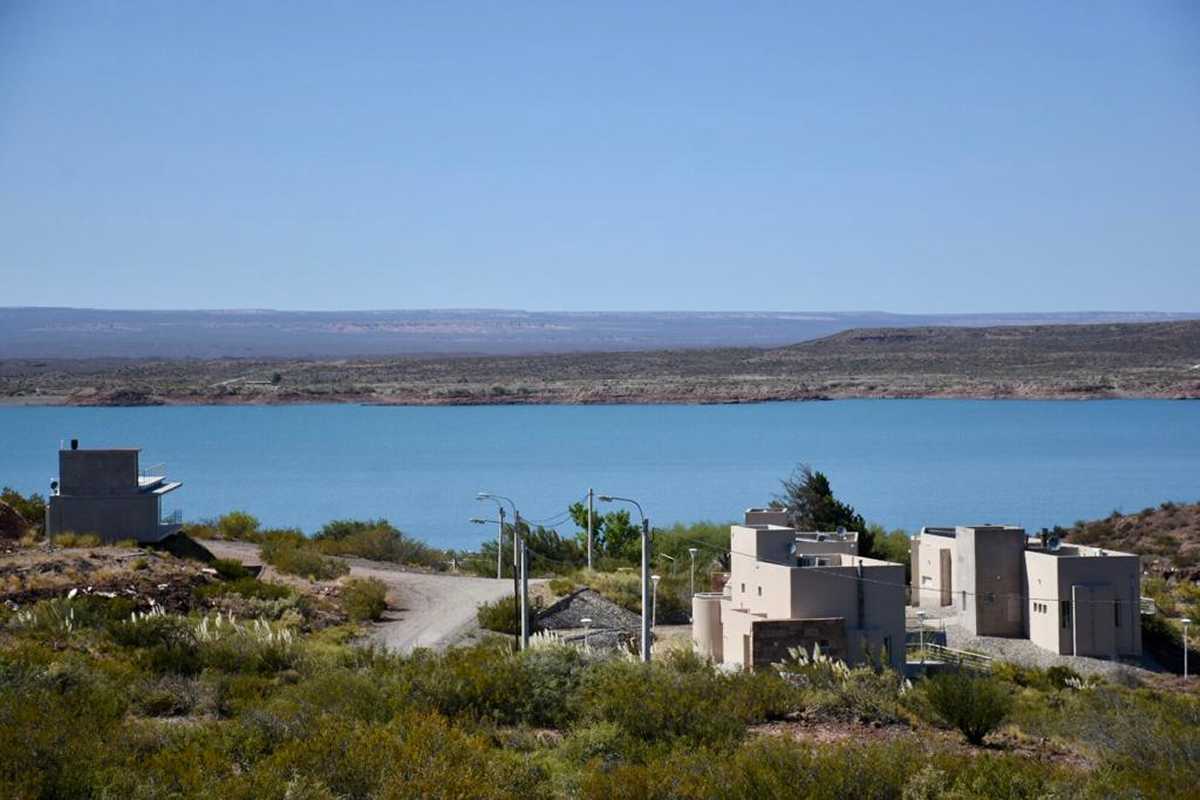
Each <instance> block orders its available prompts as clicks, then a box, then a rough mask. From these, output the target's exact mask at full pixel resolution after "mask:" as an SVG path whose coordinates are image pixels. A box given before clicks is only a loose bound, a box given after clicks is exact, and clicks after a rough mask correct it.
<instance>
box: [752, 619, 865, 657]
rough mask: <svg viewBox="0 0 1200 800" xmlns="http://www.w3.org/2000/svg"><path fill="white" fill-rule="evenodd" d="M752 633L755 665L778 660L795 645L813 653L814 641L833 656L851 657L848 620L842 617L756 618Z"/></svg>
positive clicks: (826, 653)
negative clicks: (846, 622)
mask: <svg viewBox="0 0 1200 800" xmlns="http://www.w3.org/2000/svg"><path fill="white" fill-rule="evenodd" d="M751 628H752V630H751V634H750V643H751V644H750V648H751V649H750V666H751V667H752V668H753V669H758V668H759V667H766V666H770V665H771V664H777V663H779V662H780V661H783V660H784V659H786V658H787V657H788V651H789V650H790V649H792V648H793V647H801V648H803V649H804V651H805V652H807V653H809V654H810V655H811V654H812V651H813V645H819V646H820V648H821V652H822V653H824V654H825V655H827V656H829V657H831V658H837V659H841V660H843V661H847V662H849V661H850V652H849V649H848V648H847V641H846V627H845V621H844V620H841V619H776V620H766V619H760V620H754V621H753V622H752V623H751Z"/></svg>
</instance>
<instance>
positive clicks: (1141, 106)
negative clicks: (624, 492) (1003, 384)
mask: <svg viewBox="0 0 1200 800" xmlns="http://www.w3.org/2000/svg"><path fill="white" fill-rule="evenodd" d="M644 5H651V6H653V8H644V7H643V6H644ZM985 5H990V6H991V7H985ZM0 277H2V280H0V305H78V306H96V307H124V308H130V307H136V308H229V307H272V308H285V309H354V308H359V309H361V308H422V307H431V308H434V307H519V308H529V309H697V310H705V309H833V310H846V309H864V308H878V309H886V310H892V311H912V312H918V311H924V312H939V311H947V312H949V311H1004V310H1082V309H1114V310H1140V309H1146V310H1197V309H1200V3H1196V2H1193V0H1176V1H1172V2H1153V1H1151V2H1133V1H1132V0H1129V1H1126V2H1117V3H1109V2H1080V3H1072V2H1044V0H1039V2H1029V3H1023V2H1006V3H995V4H982V3H973V2H967V3H964V2H950V3H935V2H919V3H898V2H884V3H869V4H855V5H849V4H841V3H826V4H817V3H801V2H780V3H732V2H730V3H724V4H709V3H704V2H697V1H696V0H692V1H690V2H681V3H677V4H665V3H651V4H643V3H628V4H625V3H616V2H613V3H571V2H568V3H550V2H547V3H540V4H533V3H519V2H504V3H489V4H469V5H468V4H459V3H452V2H437V3H429V4H418V3H411V2H386V3H368V2H356V3H346V4H340V3H328V2H321V3H304V2H299V3H298V2H287V3H282V2H280V3H267V2H251V3H244V2H238V3H233V2H207V1H206V2H190V3H176V2H167V3H158V2H121V3H113V2H97V3H88V2H52V1H51V0H29V1H28V2H27V1H26V0H0Z"/></svg>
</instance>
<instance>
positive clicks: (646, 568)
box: [600, 494, 651, 664]
mask: <svg viewBox="0 0 1200 800" xmlns="http://www.w3.org/2000/svg"><path fill="white" fill-rule="evenodd" d="M600 502H601V503H628V504H629V505H631V506H633V507H634V508H636V509H637V512H638V516H639V517H641V520H642V662H643V663H646V664H649V663H650V602H651V601H650V520H648V519H646V515H645V513H643V511H642V504H641V503H639V502H638V501H637V500H634V499H632V498H629V497H617V496H616V495H607V494H602V495H600Z"/></svg>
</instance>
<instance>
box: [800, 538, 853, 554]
mask: <svg viewBox="0 0 1200 800" xmlns="http://www.w3.org/2000/svg"><path fill="white" fill-rule="evenodd" d="M857 552H858V543H857V542H855V541H853V540H838V539H825V540H824V541H820V542H817V541H813V540H810V539H798V540H797V541H796V555H817V554H824V553H842V554H845V555H851V556H852V555H854V554H856V553H857Z"/></svg>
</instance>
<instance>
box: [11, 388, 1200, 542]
mask: <svg viewBox="0 0 1200 800" xmlns="http://www.w3.org/2000/svg"><path fill="white" fill-rule="evenodd" d="M71 437H77V438H79V439H80V440H81V442H82V444H83V446H85V447H103V446H140V447H141V448H143V451H142V462H143V464H152V463H158V462H165V463H166V464H167V468H168V472H169V474H170V476H171V477H172V478H174V479H177V480H182V481H183V483H184V486H183V488H182V489H180V490H179V491H178V492H176V493H175V494H174V495H172V500H173V502H174V503H175V504H177V506H178V507H179V508H181V509H182V510H183V512H184V517H185V519H193V520H194V519H200V518H204V517H211V516H215V515H218V514H220V513H222V512H224V511H227V510H230V509H234V508H244V509H246V510H248V511H250V512H252V513H254V514H255V515H257V516H258V517H259V518H260V519H262V520H263V522H264V523H266V524H269V525H273V526H285V525H286V526H298V527H301V528H304V529H305V530H309V531H311V530H313V529H315V528H316V527H319V526H320V525H321V524H322V523H323V522H325V521H327V520H329V519H334V518H339V517H360V518H361V517H379V516H382V517H387V518H388V519H390V520H391V521H392V522H393V523H394V524H396V525H398V526H399V527H401V528H402V529H404V530H405V531H408V532H410V533H412V534H415V535H418V536H422V537H425V538H426V539H428V540H429V541H430V542H431V543H434V544H437V545H440V546H444V547H459V548H469V547H472V546H474V545H475V544H476V543H477V542H478V541H479V539H481V538H483V537H484V536H486V535H487V533H488V532H487V531H485V529H483V528H481V527H479V526H475V525H471V524H469V523H468V519H469V518H470V517H473V516H479V515H484V516H487V515H490V513H491V510H490V508H489V507H488V506H486V505H485V504H482V503H478V502H476V501H475V500H474V496H475V493H476V492H477V491H479V490H491V491H495V492H499V493H501V494H507V495H509V496H511V497H512V498H514V499H515V500H516V501H517V503H518V505H519V507H520V508H521V512H522V514H524V515H525V516H527V517H529V518H534V519H541V518H548V517H551V516H552V515H555V514H559V513H560V512H561V511H562V510H563V509H565V507H566V506H567V505H568V504H569V503H570V502H572V501H574V500H577V499H579V498H580V497H582V496H583V494H584V493H585V492H586V491H587V487H588V486H589V485H590V486H594V487H595V488H596V490H597V491H598V492H610V493H614V494H623V495H626V496H631V497H636V498H638V499H640V500H641V501H642V503H643V505H644V506H645V507H646V512H647V514H648V515H650V516H651V518H652V519H653V520H654V521H655V522H656V523H658V524H667V523H670V522H674V521H676V520H683V521H692V520H703V519H708V520H729V519H733V518H735V517H737V516H738V515H739V513H740V511H741V509H743V508H745V507H746V506H749V505H755V504H761V503H764V502H766V501H767V500H769V499H770V497H771V495H772V493H773V492H774V491H775V490H776V489H777V487H778V481H779V479H780V478H781V477H783V476H784V475H786V474H787V473H788V471H789V470H790V469H791V468H792V466H793V465H794V464H795V463H797V462H800V461H806V462H809V463H811V464H813V465H814V466H816V467H817V468H819V469H821V470H823V471H825V472H826V473H827V474H828V475H829V476H830V478H831V480H832V481H833V486H834V490H835V491H836V492H837V494H838V495H839V496H842V497H844V498H845V499H847V500H849V501H850V502H852V503H853V504H854V505H855V506H856V507H857V508H858V510H859V511H861V512H862V513H863V514H864V515H865V516H866V517H867V519H868V520H872V521H878V522H880V523H882V524H884V525H887V526H888V527H903V528H908V529H915V528H917V527H919V526H921V525H929V524H951V525H952V524H956V523H958V524H962V523H975V522H1011V523H1015V524H1023V525H1025V526H1026V527H1028V528H1040V527H1041V526H1044V525H1053V524H1055V523H1061V524H1069V523H1071V522H1073V521H1074V520H1076V519H1079V518H1090V517H1096V516H1102V515H1105V514H1107V513H1109V512H1110V511H1112V510H1113V509H1120V510H1124V511H1132V510H1137V509H1140V508H1142V507H1144V506H1147V505H1155V504H1157V503H1159V502H1161V501H1163V500H1168V499H1172V500H1197V499H1200V403H1195V402H1179V401H1153V400H1146V401H1141V400H1132V401H1082V402H1038V401H1029V402H1025V401H968V400H962V401H960V400H851V401H837V402H816V403H771V404H763V405H742V406H526V407H522V406H493V407H462V408H386V407H370V406H290V407H169V408H15V407H7V408H0V484H8V485H11V486H14V487H16V488H18V489H20V490H21V491H33V490H37V491H41V492H42V493H45V491H46V488H47V486H48V485H49V482H50V479H51V478H52V477H53V475H54V473H55V471H56V468H57V461H56V449H57V447H58V444H59V441H60V440H64V439H70V438H71Z"/></svg>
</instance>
